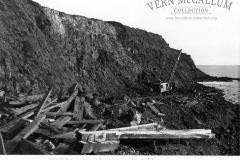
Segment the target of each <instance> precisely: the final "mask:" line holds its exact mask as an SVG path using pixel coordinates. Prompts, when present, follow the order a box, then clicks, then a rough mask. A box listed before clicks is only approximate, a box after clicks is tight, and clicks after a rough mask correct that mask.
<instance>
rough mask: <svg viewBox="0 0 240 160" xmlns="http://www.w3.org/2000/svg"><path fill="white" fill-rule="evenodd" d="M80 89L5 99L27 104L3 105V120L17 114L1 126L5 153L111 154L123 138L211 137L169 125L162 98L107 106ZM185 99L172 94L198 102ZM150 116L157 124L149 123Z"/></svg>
mask: <svg viewBox="0 0 240 160" xmlns="http://www.w3.org/2000/svg"><path fill="white" fill-rule="evenodd" d="M78 88H79V87H78V84H74V85H73V86H72V87H71V88H70V89H69V96H65V97H68V98H66V99H65V100H63V101H60V102H59V101H58V98H56V97H55V96H54V95H52V90H51V89H49V90H48V92H47V93H45V94H39V95H31V96H22V97H14V98H13V97H11V98H10V97H8V101H12V100H16V99H17V100H21V101H24V102H25V103H28V104H27V105H26V106H22V107H19V108H17V109H14V107H15V105H14V107H11V106H13V105H10V103H7V105H8V108H7V109H5V112H6V113H2V114H1V121H2V120H5V119H7V117H8V115H9V117H11V116H15V117H14V118H13V119H7V122H6V123H5V124H2V126H0V131H1V133H3V136H4V138H6V139H7V140H8V142H7V143H5V144H4V143H2V146H3V147H2V148H5V150H6V154H14V153H15V152H17V151H20V152H22V153H23V154H65V153H69V152H71V153H75V154H76V153H78V154H90V153H99V152H113V151H114V150H116V149H117V148H118V147H119V146H120V145H121V140H125V141H126V140H135V139H138V140H141V139H142V140H144V141H146V140H147V141H149V140H150V141H151V140H163V139H167V140H168V139H176V138H177V139H199V138H200V139H202V138H203V139H212V138H214V137H215V135H214V134H213V133H212V132H211V130H203V129H195V130H172V129H167V128H166V127H165V126H164V123H165V121H164V120H163V119H162V118H160V117H159V116H161V117H164V116H165V114H164V113H161V112H162V111H161V112H160V111H159V109H160V108H161V107H160V108H159V106H164V105H166V104H165V102H164V100H163V99H162V100H160V99H159V98H161V96H156V97H146V98H132V99H131V98H130V97H128V96H124V97H123V98H119V99H116V98H115V99H114V100H113V101H112V103H111V104H105V103H103V102H101V101H100V100H99V99H98V98H97V97H96V96H93V94H92V93H84V92H81V91H79V90H78ZM188 99H190V98H176V97H174V100H172V103H182V102H183V100H184V103H185V104H186V106H188V107H189V105H190V104H191V107H193V106H194V105H196V104H197V103H196V104H195V102H197V101H196V100H194V101H188ZM193 102H194V104H193ZM191 107H190V108H191ZM149 115H151V116H149ZM154 117H155V118H154ZM159 118H160V120H158V119H159ZM154 119H155V122H157V123H149V122H151V121H153V122H154ZM149 120H151V121H149ZM119 127H120V128H119ZM154 144H155V142H154ZM19 146H20V147H19ZM19 149H20V150H19Z"/></svg>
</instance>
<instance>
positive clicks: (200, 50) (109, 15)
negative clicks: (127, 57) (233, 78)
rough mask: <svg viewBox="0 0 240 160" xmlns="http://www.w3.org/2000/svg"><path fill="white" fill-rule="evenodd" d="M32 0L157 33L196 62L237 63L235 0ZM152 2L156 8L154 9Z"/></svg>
mask: <svg viewBox="0 0 240 160" xmlns="http://www.w3.org/2000/svg"><path fill="white" fill-rule="evenodd" d="M34 1H36V2H38V3H40V4H41V5H42V6H46V7H49V8H52V9H55V10H58V11H61V12H65V13H67V14H74V15H81V16H85V17H88V18H95V19H100V20H104V21H117V22H120V23H122V24H124V25H127V26H130V27H134V28H139V29H143V30H146V31H148V32H152V33H156V34H159V35H161V36H162V37H163V38H164V39H165V40H166V42H167V43H169V45H170V47H172V48H175V49H182V50H183V52H184V53H187V54H189V55H191V57H192V59H193V60H194V62H195V64H196V65H240V11H239V8H240V1H239V0H203V2H204V3H212V4H214V3H215V4H216V5H210V4H198V3H197V4H194V3H193V2H196V1H197V2H198V1H199V0H180V1H187V2H190V3H189V4H187V3H186V4H178V2H179V0H172V1H173V3H174V4H172V3H168V1H169V0H166V2H167V3H166V4H164V3H163V4H162V3H161V0H159V1H157V2H154V0H34ZM163 1H165V0H163ZM200 1H201V0H200ZM218 1H220V2H219V4H220V3H221V1H223V4H222V5H220V7H219V6H217V2H218ZM226 1H227V4H228V5H230V3H231V2H232V4H231V6H230V10H228V9H226V8H224V4H225V2H226ZM158 2H159V3H158ZM156 3H158V5H157V6H158V7H159V8H156V7H157V6H156ZM169 4H170V5H169ZM228 5H227V6H228ZM176 7H184V8H183V9H186V7H190V8H192V7H195V8H196V7H197V8H198V9H199V7H202V8H208V11H205V12H201V13H211V14H171V13H183V12H184V10H179V9H178V10H175V9H176ZM151 8H152V9H151ZM178 11H179V12H178ZM193 12H194V11H193ZM194 13H196V11H195V12H194ZM204 17H205V19H204ZM186 18H188V19H186ZM190 18H191V19H190ZM193 18H195V19H193ZM197 18H198V19H197ZM201 18H202V19H201ZM207 18H208V19H207Z"/></svg>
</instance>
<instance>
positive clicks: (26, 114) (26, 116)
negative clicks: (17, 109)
mask: <svg viewBox="0 0 240 160" xmlns="http://www.w3.org/2000/svg"><path fill="white" fill-rule="evenodd" d="M35 110H36V108H35V109H33V110H31V111H29V112H27V113H24V114H23V115H21V116H19V117H17V118H15V119H14V120H12V121H10V122H8V123H6V124H5V125H3V126H1V127H0V131H2V130H3V129H4V128H5V127H8V126H9V125H11V124H13V123H15V122H17V121H19V120H20V119H26V118H28V117H30V116H32V115H33V114H34V111H35Z"/></svg>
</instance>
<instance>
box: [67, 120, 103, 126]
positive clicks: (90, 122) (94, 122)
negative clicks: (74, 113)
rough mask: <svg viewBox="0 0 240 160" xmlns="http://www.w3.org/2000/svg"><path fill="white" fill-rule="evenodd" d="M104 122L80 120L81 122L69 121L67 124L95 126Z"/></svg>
mask: <svg viewBox="0 0 240 160" xmlns="http://www.w3.org/2000/svg"><path fill="white" fill-rule="evenodd" d="M104 122H105V120H82V121H69V122H68V123H67V124H72V125H77V124H84V123H86V124H96V123H104Z"/></svg>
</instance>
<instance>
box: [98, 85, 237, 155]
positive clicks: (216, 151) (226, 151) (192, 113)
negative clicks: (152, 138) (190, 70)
mask: <svg viewBox="0 0 240 160" xmlns="http://www.w3.org/2000/svg"><path fill="white" fill-rule="evenodd" d="M209 93H217V94H216V95H211V94H209ZM208 94H209V95H208ZM222 96H223V93H222V92H221V91H220V90H218V89H216V88H214V87H207V86H203V85H201V84H198V85H196V88H192V89H180V90H178V91H175V92H173V93H171V94H170V95H167V96H159V97H158V98H157V99H154V100H155V101H160V102H163V103H164V104H163V105H157V109H159V111H160V112H161V113H164V114H165V116H164V117H162V118H161V119H162V120H163V122H162V123H163V124H164V126H165V127H166V128H168V129H176V130H178V129H212V132H213V133H214V134H215V135H216V138H215V139H212V140H197V139H194V140H185V141H183V142H181V143H180V144H174V143H169V144H162V143H160V142H156V145H155V146H154V147H153V146H152V145H147V146H145V147H142V146H143V145H146V144H145V142H142V144H141V143H140V144H141V145H142V146H141V147H135V146H132V147H131V146H128V147H126V146H124V145H122V146H121V147H120V148H119V149H118V150H116V151H115V152H109V153H103V154H102V155H109V154H110V155H128V154H129V155H240V150H239V146H240V126H239V124H240V105H239V104H233V103H231V102H228V101H226V100H225V99H224V98H223V97H222ZM178 97H187V98H188V99H189V100H197V101H198V102H199V103H198V104H197V105H195V106H192V107H187V106H186V105H185V104H184V103H182V102H179V101H178ZM155 118H156V117H155ZM155 120H158V121H160V118H156V119H155ZM133 143H134V142H133ZM138 143H139V142H138ZM153 148H154V149H153ZM127 150H129V151H127Z"/></svg>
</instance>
